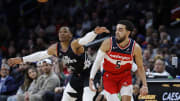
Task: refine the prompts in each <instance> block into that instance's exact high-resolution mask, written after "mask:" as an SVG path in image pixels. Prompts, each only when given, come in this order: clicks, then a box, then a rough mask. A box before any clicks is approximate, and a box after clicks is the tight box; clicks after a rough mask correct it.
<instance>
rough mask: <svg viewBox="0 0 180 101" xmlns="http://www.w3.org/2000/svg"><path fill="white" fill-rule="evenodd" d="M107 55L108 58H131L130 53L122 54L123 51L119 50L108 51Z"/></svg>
mask: <svg viewBox="0 0 180 101" xmlns="http://www.w3.org/2000/svg"><path fill="white" fill-rule="evenodd" d="M107 55H108V56H109V57H110V58H112V59H116V60H123V61H131V60H132V55H131V54H123V53H119V52H110V53H108V54H107ZM121 57H122V58H121ZM126 57H127V58H126Z"/></svg>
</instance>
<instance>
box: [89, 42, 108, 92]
mask: <svg viewBox="0 0 180 101" xmlns="http://www.w3.org/2000/svg"><path fill="white" fill-rule="evenodd" d="M109 49H110V40H109V39H106V40H105V41H104V42H103V43H102V44H101V47H100V49H99V50H98V53H97V56H96V59H95V61H94V63H93V66H92V68H91V72H90V79H89V87H90V89H91V90H92V91H96V90H95V89H94V82H93V80H94V77H95V75H96V73H97V71H98V70H99V69H100V67H101V66H100V65H101V62H102V60H103V59H104V57H105V55H106V52H108V51H109Z"/></svg>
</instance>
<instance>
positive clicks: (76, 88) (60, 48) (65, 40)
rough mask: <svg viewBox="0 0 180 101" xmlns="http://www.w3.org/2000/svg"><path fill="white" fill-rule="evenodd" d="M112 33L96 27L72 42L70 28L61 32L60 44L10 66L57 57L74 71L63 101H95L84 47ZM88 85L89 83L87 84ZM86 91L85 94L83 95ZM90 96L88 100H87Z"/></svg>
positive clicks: (89, 64)
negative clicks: (102, 34)
mask: <svg viewBox="0 0 180 101" xmlns="http://www.w3.org/2000/svg"><path fill="white" fill-rule="evenodd" d="M104 32H105V33H110V32H109V30H108V29H106V28H105V27H96V28H95V29H94V31H91V32H89V33H87V34H86V35H85V36H84V37H82V38H79V39H76V40H73V41H72V33H71V31H70V29H69V28H68V27H61V28H60V30H59V42H57V43H55V44H52V45H51V46H50V47H49V48H48V49H47V50H45V51H39V52H36V53H33V54H31V55H28V56H24V57H16V58H10V59H9V60H8V64H9V65H10V66H12V65H15V64H20V63H26V62H36V61H40V60H42V59H45V58H49V57H51V56H57V57H59V58H60V59H62V62H63V63H64V64H65V65H67V67H68V68H70V69H71V70H72V71H73V74H72V78H71V80H70V82H69V83H68V84H67V86H66V88H65V90H64V93H63V98H62V101H81V98H82V96H83V101H93V97H94V95H95V93H94V92H92V91H91V90H90V89H89V87H88V85H87V87H84V83H86V82H85V81H88V78H89V72H90V66H91V62H90V61H89V60H88V58H87V55H86V52H85V51H84V45H86V44H88V43H89V42H91V41H93V40H94V39H95V37H96V36H97V35H98V34H101V33H104ZM86 84H88V83H86ZM83 90H84V93H83V94H82V92H83ZM87 96H88V98H87Z"/></svg>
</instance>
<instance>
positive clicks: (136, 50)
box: [134, 43, 142, 54]
mask: <svg viewBox="0 0 180 101" xmlns="http://www.w3.org/2000/svg"><path fill="white" fill-rule="evenodd" d="M134 53H135V54H140V53H142V49H141V46H140V45H139V44H138V43H135V46H134Z"/></svg>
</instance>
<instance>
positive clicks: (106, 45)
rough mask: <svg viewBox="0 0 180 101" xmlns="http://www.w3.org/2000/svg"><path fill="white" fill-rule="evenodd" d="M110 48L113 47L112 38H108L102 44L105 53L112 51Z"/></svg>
mask: <svg viewBox="0 0 180 101" xmlns="http://www.w3.org/2000/svg"><path fill="white" fill-rule="evenodd" d="M110 47H111V38H107V39H105V40H104V41H103V43H102V44H101V50H103V51H104V52H108V51H109V50H110Z"/></svg>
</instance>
